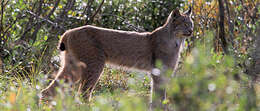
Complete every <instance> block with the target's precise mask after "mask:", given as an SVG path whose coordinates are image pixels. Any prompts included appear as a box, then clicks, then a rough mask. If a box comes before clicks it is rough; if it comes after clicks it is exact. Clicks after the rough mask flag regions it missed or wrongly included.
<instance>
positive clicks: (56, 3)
mask: <svg viewBox="0 0 260 111" xmlns="http://www.w3.org/2000/svg"><path fill="white" fill-rule="evenodd" d="M59 3H60V0H57V1H56V2H55V5H54V7H53V8H52V10H51V11H50V12H49V14H48V15H47V16H46V18H47V19H49V18H50V16H51V15H52V14H53V13H54V11H55V10H56V8H57V7H58V5H59Z"/></svg>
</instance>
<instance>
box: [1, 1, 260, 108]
mask: <svg viewBox="0 0 260 111" xmlns="http://www.w3.org/2000/svg"><path fill="white" fill-rule="evenodd" d="M0 3H1V4H0V6H1V7H0V12H1V15H0V23H1V24H0V32H1V33H0V37H1V38H0V73H1V74H0V110H1V111H9V110H10V111H14V110H19V111H35V110H46V111H48V110H50V111H51V110H57V111H60V110H68V111H72V110H76V111H77V110H82V111H86V110H93V111H110V110H111V111H114V110H120V111H145V110H147V108H148V100H149V93H150V92H149V91H150V89H149V88H150V86H149V83H150V78H149V77H148V76H147V75H146V74H143V73H139V72H127V71H123V70H116V69H111V68H105V70H104V74H103V75H102V78H101V80H100V82H99V83H98V85H97V87H96V90H95V92H94V99H93V101H91V102H90V103H85V102H83V101H82V98H81V97H80V95H78V94H77V91H74V90H73V89H71V88H70V87H69V86H70V84H64V83H63V81H60V84H62V87H61V88H58V89H57V90H58V92H59V94H58V95H57V96H56V97H55V98H53V99H52V100H50V101H48V102H47V103H38V102H39V101H38V99H39V97H40V96H41V95H40V94H39V92H40V90H41V89H43V88H44V87H45V86H46V85H47V83H48V82H49V81H50V79H48V78H49V77H50V76H51V75H52V73H54V72H55V71H57V70H58V68H59V57H58V51H57V50H56V44H57V42H58V39H59V37H60V35H61V34H62V33H64V31H65V30H67V29H71V28H75V27H78V26H82V25H86V24H91V25H96V26H100V27H106V28H113V29H120V30H129V31H138V32H143V31H152V30H153V29H155V28H156V27H159V26H161V25H163V23H164V22H165V20H166V18H167V16H168V14H169V13H170V12H171V11H172V10H173V9H175V8H179V9H180V10H181V11H184V10H186V9H187V8H188V6H189V5H192V7H193V20H194V24H195V27H194V33H193V37H192V38H189V39H187V41H186V42H185V48H184V49H185V51H184V52H183V54H182V59H181V63H180V65H179V68H178V71H177V74H176V77H174V78H172V80H171V82H170V84H168V86H167V87H168V94H169V98H168V101H166V103H167V104H169V106H170V107H171V108H172V109H174V110H176V111H209V110H210V111H259V110H260V79H259V72H260V66H259V65H260V61H259V60H260V59H259V58H260V51H259V49H260V39H259V38H260V27H259V22H260V20H259V15H260V7H259V5H260V2H259V0H255V1H254V0H245V1H244V0H212V1H208V0H199V1H194V2H192V1H191V0H187V1H184V0H167V1H161V0H69V1H66V0H51V1H48V0H1V1H0ZM221 6H223V7H222V8H221ZM221 9H222V10H221ZM221 14H222V15H224V19H221V16H220V15H221ZM221 24H223V25H221ZM223 33H224V34H223Z"/></svg>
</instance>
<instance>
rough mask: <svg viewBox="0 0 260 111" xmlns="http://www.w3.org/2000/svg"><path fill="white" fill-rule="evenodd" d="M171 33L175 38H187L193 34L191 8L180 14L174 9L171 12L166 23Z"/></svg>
mask: <svg viewBox="0 0 260 111" xmlns="http://www.w3.org/2000/svg"><path fill="white" fill-rule="evenodd" d="M166 24H167V25H168V27H169V29H170V31H171V32H173V33H174V35H175V36H177V37H189V36H191V34H192V32H193V21H192V19H191V8H189V10H187V11H186V12H184V13H183V14H180V12H179V10H178V9H176V10H174V11H172V12H171V14H170V15H169V17H168V19H167V23H166Z"/></svg>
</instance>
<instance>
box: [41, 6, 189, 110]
mask: <svg viewBox="0 0 260 111" xmlns="http://www.w3.org/2000/svg"><path fill="white" fill-rule="evenodd" d="M192 33H193V21H192V19H191V9H189V10H188V11H186V12H184V13H183V14H180V12H179V10H178V9H176V10H174V11H172V12H171V13H170V15H169V16H168V18H167V21H166V23H165V24H164V25H163V26H162V27H159V28H157V29H155V30H154V31H152V32H142V33H139V32H132V31H121V30H113V29H107V28H100V27H96V26H91V25H86V26H82V27H78V28H75V29H71V30H68V31H66V32H65V33H64V34H63V35H62V38H61V39H60V42H59V46H58V47H59V49H60V50H61V56H62V67H61V68H60V71H59V73H58V74H57V76H56V78H55V80H53V82H52V83H51V84H50V85H49V86H48V87H47V88H46V89H44V90H43V94H44V95H54V94H55V91H54V88H55V87H56V86H57V84H56V82H55V81H56V80H57V79H64V78H65V79H68V80H69V81H72V82H73V83H76V82H79V83H80V90H81V91H83V92H84V91H86V93H85V94H84V97H86V98H87V99H88V100H90V98H91V93H92V92H93V90H94V88H95V85H96V84H97V82H98V80H99V77H100V75H101V74H102V71H103V68H104V66H105V64H106V63H107V64H113V65H118V66H124V67H128V68H135V69H139V70H142V71H147V72H149V73H150V74H151V77H152V85H151V87H152V88H151V92H153V91H155V94H152V95H157V96H159V97H160V99H156V100H152V106H154V107H156V106H157V105H159V106H162V100H164V99H166V93H165V87H162V86H165V85H166V83H167V81H168V80H167V78H168V77H166V74H165V73H166V71H167V70H171V71H173V72H174V70H175V68H176V66H177V64H178V60H179V56H180V52H181V50H182V45H183V44H184V40H185V38H187V37H189V36H191V35H192ZM156 61H161V63H162V68H157V67H156V63H155V62H156Z"/></svg>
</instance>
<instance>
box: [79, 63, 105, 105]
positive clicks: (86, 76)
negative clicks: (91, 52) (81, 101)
mask: <svg viewBox="0 0 260 111" xmlns="http://www.w3.org/2000/svg"><path fill="white" fill-rule="evenodd" d="M85 63H86V64H87V66H88V67H87V68H85V69H83V73H82V75H81V87H80V89H81V91H82V94H83V97H84V98H85V99H86V100H88V101H90V100H91V95H92V92H93V90H94V88H95V86H96V84H97V82H98V80H99V78H100V76H101V74H102V71H103V68H104V64H105V62H104V59H102V58H99V59H97V58H96V59H88V61H87V62H85Z"/></svg>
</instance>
